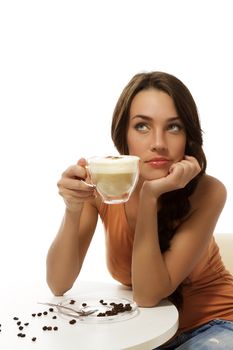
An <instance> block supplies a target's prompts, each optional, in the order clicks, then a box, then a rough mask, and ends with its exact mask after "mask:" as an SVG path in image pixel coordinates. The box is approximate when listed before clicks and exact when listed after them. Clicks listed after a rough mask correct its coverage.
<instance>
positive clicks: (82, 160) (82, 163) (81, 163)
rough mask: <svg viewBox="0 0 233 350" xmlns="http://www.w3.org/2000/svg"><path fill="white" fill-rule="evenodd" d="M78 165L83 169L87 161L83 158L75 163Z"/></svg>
mask: <svg viewBox="0 0 233 350" xmlns="http://www.w3.org/2000/svg"><path fill="white" fill-rule="evenodd" d="M77 164H78V165H80V166H82V167H85V166H86V165H87V160H86V159H85V158H80V159H79V160H78V162H77Z"/></svg>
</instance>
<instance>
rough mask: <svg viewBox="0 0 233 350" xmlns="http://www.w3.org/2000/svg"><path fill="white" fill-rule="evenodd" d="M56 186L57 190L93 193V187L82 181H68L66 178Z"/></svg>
mask: <svg viewBox="0 0 233 350" xmlns="http://www.w3.org/2000/svg"><path fill="white" fill-rule="evenodd" d="M57 185H58V187H59V188H64V189H70V190H75V191H84V192H93V190H94V187H92V186H91V185H89V184H87V183H85V182H84V181H82V180H81V181H80V180H77V179H73V178H71V179H70V178H67V177H66V178H62V179H61V180H60V181H59V182H58V184H57Z"/></svg>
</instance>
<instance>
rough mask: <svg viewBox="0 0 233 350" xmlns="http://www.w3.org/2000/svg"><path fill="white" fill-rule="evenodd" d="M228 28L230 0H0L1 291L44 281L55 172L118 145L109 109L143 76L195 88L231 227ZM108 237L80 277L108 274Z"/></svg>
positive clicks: (59, 205)
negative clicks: (159, 75) (172, 78)
mask: <svg viewBox="0 0 233 350" xmlns="http://www.w3.org/2000/svg"><path fill="white" fill-rule="evenodd" d="M232 33H233V22H232V11H231V0H229V1H227V0H219V1H215V0H209V1H208V0H199V1H198V0H193V1H189V0H177V1H176V0H170V1H169V0H160V1H159V0H157V1H156V0H153V1H152V0H141V1H140V0H131V1H130V0H115V1H114V0H112V1H111V0H106V1H104V0H98V1H95V0H93V1H91V0H89V1H88V0H85V1H78V0H76V1H69V0H64V1H59V0H56V1H52V0H38V1H34V0H28V1H26V0H15V1H12V0H5V1H4V0H0V50H1V52H0V118H1V122H0V150H1V163H0V164H1V170H0V181H1V182H0V183H1V190H0V200H1V214H0V236H1V240H0V272H1V282H2V285H3V286H6V284H8V285H9V283H11V281H12V280H13V279H14V281H15V280H16V281H17V280H18V282H19V283H20V284H22V283H26V282H27V280H28V279H29V278H30V279H31V280H33V281H35V283H38V281H44V280H45V259H46V253H47V249H48V247H49V245H50V243H51V241H52V240H53V238H54V236H55V234H56V232H57V230H58V227H59V224H60V221H61V219H62V215H63V211H64V204H63V201H62V198H61V197H59V195H58V193H57V187H56V183H57V181H58V179H59V177H60V174H61V173H62V172H63V171H64V170H65V169H66V168H67V167H68V166H69V165H71V164H73V163H75V162H76V161H77V159H78V158H79V157H81V156H85V157H88V156H91V155H100V154H106V153H107V154H110V153H111V152H113V151H114V148H113V145H112V142H111V138H110V125H111V116H112V112H113V108H114V106H115V103H116V100H117V98H118V96H119V94H120V93H121V90H122V89H123V87H124V86H125V85H126V83H127V82H128V81H129V80H130V79H131V77H132V76H133V75H134V74H136V73H138V72H140V71H150V70H161V71H166V72H168V73H171V74H174V75H176V76H177V77H178V78H180V79H181V80H182V81H183V82H184V83H185V84H186V85H187V86H188V87H189V89H190V90H191V92H192V94H193V96H194V98H195V100H196V103H197V105H198V108H199V113H200V118H201V122H202V128H203V130H204V149H205V152H206V155H207V159H208V168H207V170H208V173H209V174H211V175H213V176H215V177H217V178H219V179H220V180H221V181H223V182H224V183H225V185H226V187H227V190H228V200H227V203H226V206H225V209H224V211H223V213H222V216H221V218H220V220H219V222H218V224H217V227H216V232H233V223H232V210H231V208H232V202H233V185H232V179H233V171H232V165H231V162H232V155H231V153H232V152H231V150H232V136H233V129H232V118H233V115H232V112H233V111H232V80H233V68H232V62H233V57H232V55H233V54H232ZM210 205H211V203H210ZM103 236H104V234H103V230H102V226H101V224H99V225H98V229H97V231H96V234H95V237H94V241H93V242H92V245H91V248H90V251H89V253H88V256H87V260H86V262H85V265H84V268H83V271H82V276H81V277H82V278H83V279H96V280H108V279H110V277H109V275H108V273H107V271H106V268H105V250H104V241H103Z"/></svg>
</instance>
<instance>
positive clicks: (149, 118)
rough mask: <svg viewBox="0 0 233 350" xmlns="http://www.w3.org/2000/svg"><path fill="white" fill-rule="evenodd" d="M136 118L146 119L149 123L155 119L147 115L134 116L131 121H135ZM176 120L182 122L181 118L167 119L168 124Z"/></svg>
mask: <svg viewBox="0 0 233 350" xmlns="http://www.w3.org/2000/svg"><path fill="white" fill-rule="evenodd" d="M136 118H140V119H144V120H148V121H150V120H152V119H153V118H151V117H148V116H147V115H143V114H137V115H135V116H133V117H132V118H131V120H134V119H136ZM175 120H181V119H180V117H171V118H168V119H167V121H168V122H172V121H175Z"/></svg>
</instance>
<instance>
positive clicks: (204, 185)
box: [190, 174, 227, 208]
mask: <svg viewBox="0 0 233 350" xmlns="http://www.w3.org/2000/svg"><path fill="white" fill-rule="evenodd" d="M226 197H227V191H226V187H225V185H224V184H223V183H222V182H221V181H220V180H218V179H217V178H215V177H213V176H210V175H207V174H204V175H203V176H202V177H201V179H200V181H199V183H198V186H197V188H196V190H195V192H194V194H193V195H192V196H191V198H190V199H191V203H192V206H193V207H199V206H200V205H201V204H203V205H206V204H209V205H211V206H212V205H216V206H219V207H220V208H222V207H223V206H224V204H225V201H226Z"/></svg>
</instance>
